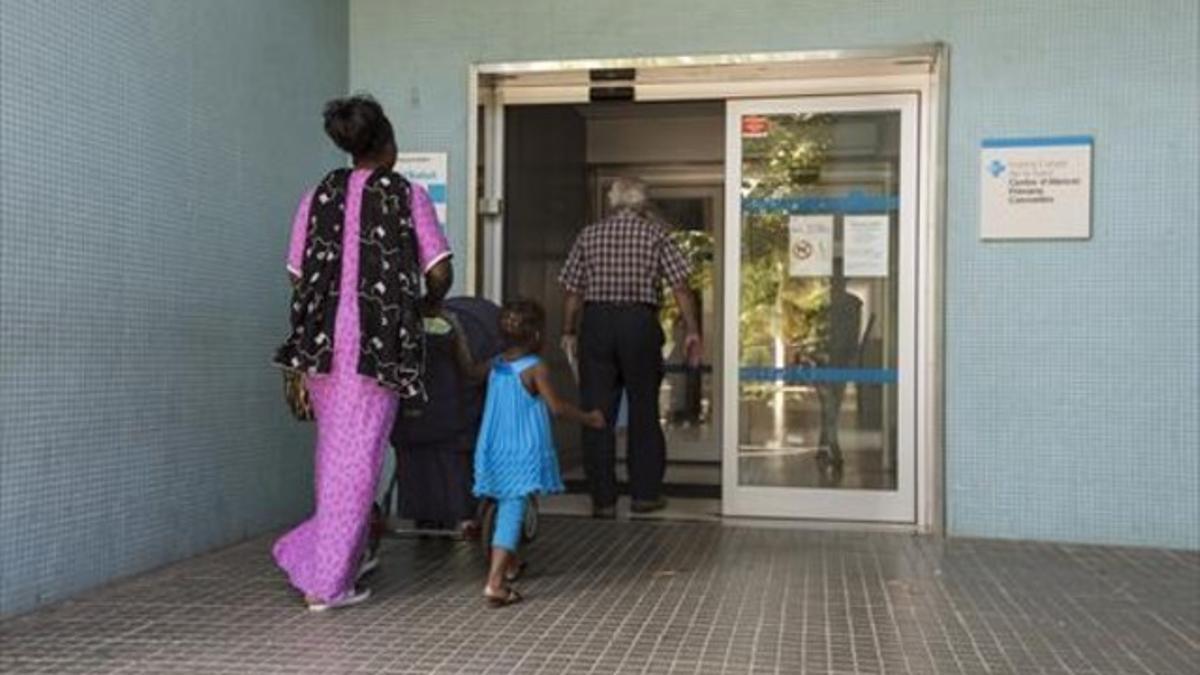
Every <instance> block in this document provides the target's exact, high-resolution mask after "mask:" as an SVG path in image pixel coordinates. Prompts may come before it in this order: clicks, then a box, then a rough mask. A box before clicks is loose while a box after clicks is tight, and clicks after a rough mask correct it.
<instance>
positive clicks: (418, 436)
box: [371, 297, 538, 555]
mask: <svg viewBox="0 0 1200 675" xmlns="http://www.w3.org/2000/svg"><path fill="white" fill-rule="evenodd" d="M443 306H444V308H445V310H446V312H448V313H452V314H453V315H454V317H455V318H456V319H457V320H458V323H459V325H460V326H462V330H463V332H464V333H465V334H466V338H467V344H468V346H469V347H470V349H471V356H472V358H474V359H476V360H484V359H490V358H492V357H494V356H495V355H496V354H498V353H499V352H500V335H499V332H498V320H499V314H500V308H499V307H497V306H496V305H495V304H494V303H492V302H489V301H487V300H483V299H481V298H468V297H458V298H450V299H448V300H446V301H445V302H444V304H443ZM425 390H426V393H427V395H428V400H427V401H425V402H405V404H404V406H402V408H401V411H400V413H399V415H398V416H397V418H396V425H395V427H394V428H393V430H392V434H391V441H392V447H393V449H394V451H395V453H396V455H395V456H396V471H395V473H394V474H393V476H392V479H391V482H390V484H389V486H388V488H387V491H386V492H385V493H384V497H383V501H382V503H381V504H377V505H376V506H375V509H374V516H375V517H374V523H373V527H372V537H371V548H372V552H374V551H376V550H377V549H378V547H379V544H380V541H381V539H382V536H383V534H384V533H385V531H388V528H387V526H386V523H387V522H388V519H389V517H390V516H396V517H397V518H398V519H400V520H404V521H412V522H414V523H415V526H416V528H415V530H411V529H410V530H396V529H392V530H390V531H391V532H392V533H393V534H398V535H414V534H415V535H418V536H423V537H438V536H440V537H448V538H454V539H463V538H470V537H471V534H472V531H471V530H472V529H473V528H469V527H468V528H464V527H462V525H463V524H464V523H471V522H472V521H474V522H475V523H478V525H479V529H478V534H479V536H480V538H481V540H482V542H483V544H484V545H483V547H482V548H483V550H484V552H485V555H486V552H487V550H488V545H487V544H488V542H490V541H491V536H492V528H493V524H494V520H495V504H494V503H493V502H492V501H491V500H482V502H477V500H476V499H475V498H474V496H473V494H472V487H473V484H474V454H475V440H476V437H477V436H478V433H479V424H480V422H481V420H482V418H483V405H484V400H485V398H486V393H487V384H486V382H472V381H470V380H468V379H467V378H465V377H463V375H462V373H461V372H460V371H459V367H458V360H457V358H456V345H455V337H454V335H453V333H452V332H451V327H450V324H449V323H448V322H446V321H444V320H441V319H427V320H426V335H425ZM531 500H533V501H532V503H531V504H530V506H529V508H527V509H526V518H525V523H524V530H523V536H522V538H523V539H524V540H525V541H527V542H528V541H532V540H533V538H534V537H535V536H537V524H538V513H537V504H536V500H534V498H532V497H531Z"/></svg>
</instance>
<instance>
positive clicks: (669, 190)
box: [501, 102, 725, 515]
mask: <svg viewBox="0 0 1200 675" xmlns="http://www.w3.org/2000/svg"><path fill="white" fill-rule="evenodd" d="M504 115H505V117H504V148H505V153H504V167H503V169H504V204H505V206H504V211H505V228H504V236H503V241H502V246H503V250H504V256H503V266H502V269H503V272H502V275H501V276H502V280H503V285H502V297H504V298H514V297H525V298H532V299H535V300H538V301H539V302H541V303H542V304H543V305H544V306H545V307H546V309H547V324H548V325H547V329H548V332H549V335H548V336H547V344H548V345H550V346H551V347H550V348H549V349H548V350H547V354H546V355H545V357H546V361H547V363H548V364H549V365H550V368H551V371H552V373H553V374H554V377H555V380H556V384H557V385H558V386H559V387H560V388H561V389H562V390H563V391H568V392H570V391H574V390H575V388H576V384H575V381H574V376H573V374H572V372H571V369H570V366H569V364H568V362H567V360H566V358H565V356H564V355H563V354H562V353H561V352H559V351H558V350H557V349H556V348H555V347H554V345H557V344H558V341H559V338H560V331H561V324H562V301H563V296H562V290H561V288H560V286H559V284H558V275H559V272H560V271H561V269H562V265H563V263H564V262H565V260H566V258H567V254H568V252H569V250H570V247H571V245H572V244H573V242H574V239H575V237H576V235H577V234H578V233H579V231H580V230H581V229H582V228H583V227H584V226H585V225H586V224H588V223H591V222H596V221H598V220H600V219H602V218H604V217H605V216H607V215H609V213H608V207H607V203H606V198H605V197H606V195H607V192H608V189H609V188H610V187H611V185H612V182H613V181H614V180H616V179H618V178H621V177H633V178H637V179H639V180H641V181H642V182H644V183H645V184H646V186H647V193H648V196H649V198H650V202H651V210H652V215H653V217H654V218H656V219H657V220H658V221H659V222H660V223H661V224H662V225H663V226H664V227H665V228H666V229H667V230H668V231H669V232H670V236H671V237H672V238H673V239H674V240H675V241H676V243H677V244H678V245H679V246H680V248H681V249H682V250H683V251H684V254H685V256H687V258H688V259H689V261H690V262H691V264H692V268H693V274H692V278H691V286H692V288H693V290H694V292H695V294H696V299H697V302H698V308H699V310H700V312H699V313H700V318H701V328H702V331H703V333H704V334H705V335H706V336H707V337H708V339H707V340H706V344H705V353H704V357H703V359H702V363H701V365H700V367H699V368H690V367H688V366H687V364H686V363H685V358H684V356H683V354H682V341H683V335H682V332H681V331H682V322H681V320H680V315H679V312H678V309H677V307H676V306H675V303H674V299H673V297H671V295H670V294H669V293H664V296H663V299H664V304H663V306H662V309H661V311H660V321H661V324H662V328H663V333H664V335H665V336H666V344H665V346H664V353H663V356H664V360H665V364H666V373H665V376H664V381H663V385H662V387H661V391H660V397H659V408H660V420H661V423H662V425H663V430H664V433H665V436H666V441H667V467H666V477H665V484H664V492H665V494H666V495H667V496H668V497H670V498H672V500H674V501H675V502H676V507H675V509H674V511H675V512H676V513H678V512H679V511H680V507H682V509H683V510H685V511H688V512H690V513H691V514H692V515H695V514H697V513H701V514H703V513H708V514H710V515H716V514H718V513H719V503H720V502H719V500H720V497H721V476H722V472H721V463H722V452H721V439H720V429H719V427H718V425H717V421H718V419H719V410H720V406H719V397H720V396H721V395H722V391H721V381H720V376H721V373H722V370H721V369H720V368H717V367H714V365H715V364H717V363H718V362H719V359H720V355H721V342H720V335H721V321H722V318H723V315H722V313H721V310H722V302H721V292H722V290H723V289H722V285H721V280H722V279H723V276H724V275H723V274H722V272H721V267H722V265H723V259H722V258H721V256H720V255H719V251H720V244H721V242H722V230H723V221H724V218H725V208H724V200H725V174H724V166H725V165H724V153H725V147H724V142H723V138H724V124H725V121H724V120H725V110H724V106H723V104H721V103H720V102H701V103H694V102H692V103H659V104H636V103H629V102H611V103H589V104H578V105H577V104H562V105H522V106H508V107H507V108H506V110H505V113H504ZM556 436H557V439H558V442H559V449H560V454H561V464H562V467H563V473H564V479H565V482H566V484H567V487H568V490H569V491H570V492H573V493H576V494H586V492H587V481H586V476H585V475H584V471H583V465H584V462H583V457H582V448H581V442H580V433H579V430H578V429H577V428H576V427H574V426H573V425H569V424H562V423H557V424H556ZM627 445H628V444H627V443H626V439H625V437H624V431H623V430H622V429H620V428H619V429H618V470H617V477H618V482H619V483H620V484H621V485H620V486H621V488H622V490H623V491H624V489H625V487H626V486H625V484H626V483H627V479H628V475H627V471H626V469H625V456H626V448H627ZM577 501H578V500H577ZM550 508H551V509H553V508H554V504H553V503H551V505H550Z"/></svg>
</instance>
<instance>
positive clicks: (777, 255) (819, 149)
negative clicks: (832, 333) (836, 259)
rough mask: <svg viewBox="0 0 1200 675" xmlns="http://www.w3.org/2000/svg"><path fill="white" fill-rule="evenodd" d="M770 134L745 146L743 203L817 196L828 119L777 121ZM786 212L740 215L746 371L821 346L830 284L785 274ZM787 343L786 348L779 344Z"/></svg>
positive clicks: (786, 118) (743, 360) (830, 132)
mask: <svg viewBox="0 0 1200 675" xmlns="http://www.w3.org/2000/svg"><path fill="white" fill-rule="evenodd" d="M770 121H771V126H770V130H769V132H768V134H767V135H766V136H765V137H763V138H748V139H745V140H744V146H743V162H742V199H743V200H756V199H781V198H789V197H804V196H807V195H813V194H816V193H817V189H818V188H817V185H816V184H817V182H818V181H819V180H820V172H821V167H822V166H823V165H824V163H825V161H826V158H827V157H828V154H829V150H830V148H831V147H832V145H833V117H832V116H830V115H773V116H771V118H770ZM789 215H790V214H789V213H788V212H787V210H786V209H784V208H782V207H781V208H779V209H763V210H758V209H753V210H749V211H744V212H743V221H742V270H741V279H740V282H741V289H742V290H741V293H742V297H741V299H742V307H741V316H740V317H739V318H740V322H741V326H740V328H741V330H740V333H741V345H740V347H741V358H740V361H741V365H743V366H770V365H773V363H774V362H775V361H776V358H777V356H779V355H778V354H777V350H778V349H780V347H781V346H782V348H783V349H784V350H785V351H796V350H799V352H800V353H801V354H805V355H809V354H813V353H814V351H815V350H816V349H817V348H818V345H820V344H821V343H822V330H823V329H822V325H823V323H824V316H825V314H826V311H827V308H828V303H829V283H828V280H826V279H817V278H792V277H791V276H790V275H789V273H788V245H789V242H788V216H789ZM776 335H779V336H780V337H782V342H783V344H782V345H779V344H777V343H776V339H775V338H776Z"/></svg>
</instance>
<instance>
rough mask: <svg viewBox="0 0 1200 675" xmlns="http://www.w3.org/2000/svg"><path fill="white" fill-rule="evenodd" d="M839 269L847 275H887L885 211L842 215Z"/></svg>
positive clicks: (886, 220)
mask: <svg viewBox="0 0 1200 675" xmlns="http://www.w3.org/2000/svg"><path fill="white" fill-rule="evenodd" d="M842 222H843V226H844V228H845V239H844V242H843V245H842V255H843V260H844V263H843V270H844V273H845V275H846V276H848V277H886V276H887V275H888V217H887V215H886V214H879V215H869V216H846V218H845V220H843V221H842Z"/></svg>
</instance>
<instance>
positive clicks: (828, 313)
mask: <svg viewBox="0 0 1200 675" xmlns="http://www.w3.org/2000/svg"><path fill="white" fill-rule="evenodd" d="M862 308H863V303H862V300H860V299H859V297H858V296H856V295H854V294H853V293H850V292H849V291H847V290H846V276H845V274H843V272H842V260H841V259H840V258H838V259H835V260H834V263H833V276H832V277H831V278H830V280H829V301H828V303H827V304H826V305H825V311H824V312H823V313H822V316H821V318H820V319H819V321H820V325H819V326H817V327H816V328H817V331H816V332H817V340H816V344H815V347H816V349H814V350H813V351H814V353H813V354H812V355H811V357H810V358H811V360H812V362H813V365H815V366H818V367H824V368H831V369H837V368H853V367H855V366H856V365H857V361H858V338H859V330H860V327H861V326H862ZM831 379H833V378H831ZM845 393H846V382H845V381H829V380H825V381H818V382H817V396H818V397H819V398H820V401H821V438H820V441H819V449H818V451H817V461H818V462H820V463H821V464H822V465H825V466H832V467H833V468H834V469H841V468H842V464H843V461H844V460H843V457H842V447H841V444H840V443H839V442H838V422H839V416H840V414H841V410H842V396H843V395H844V394H845Z"/></svg>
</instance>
